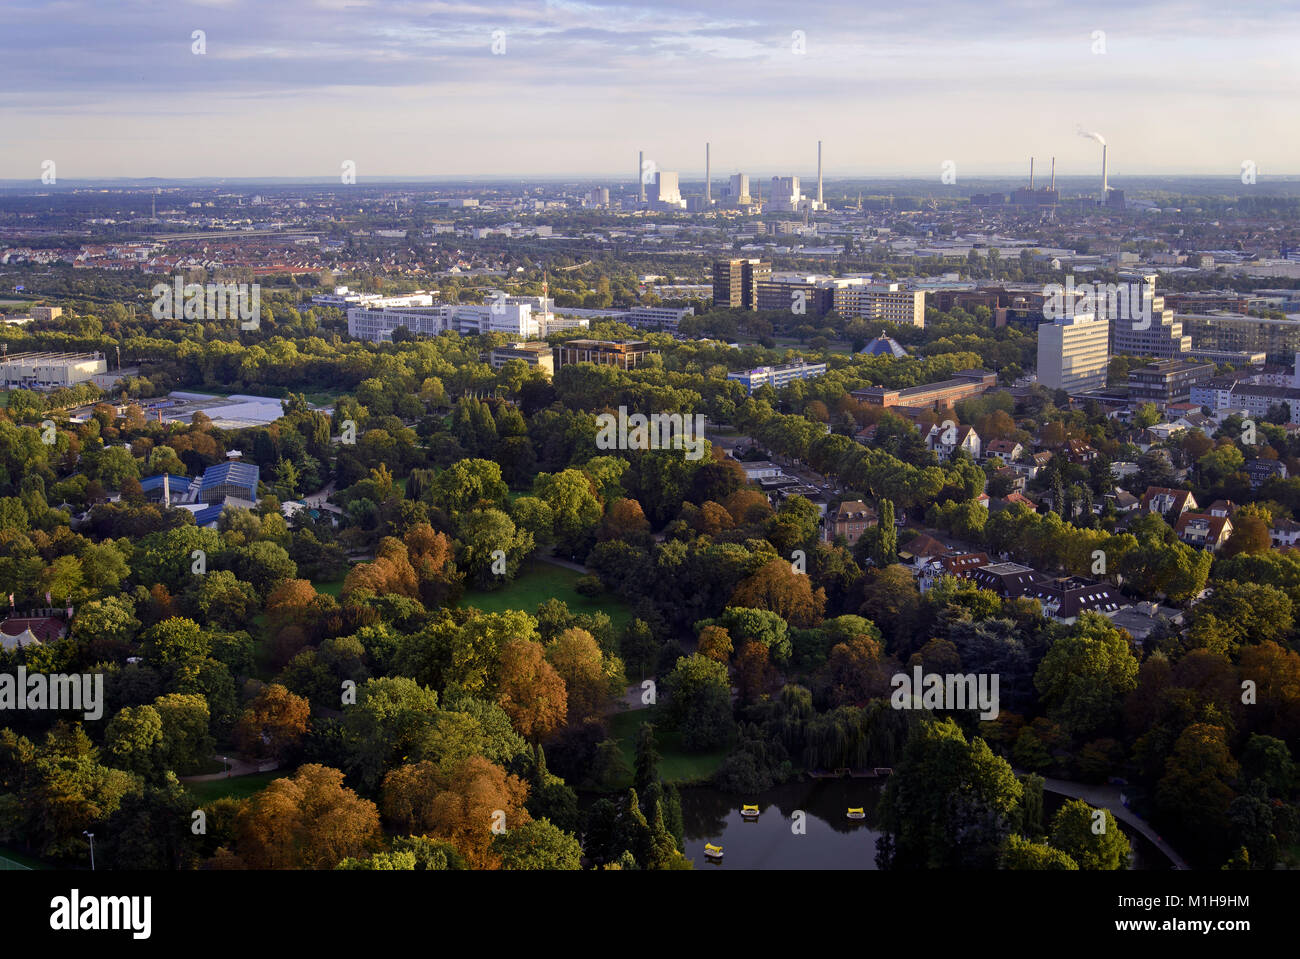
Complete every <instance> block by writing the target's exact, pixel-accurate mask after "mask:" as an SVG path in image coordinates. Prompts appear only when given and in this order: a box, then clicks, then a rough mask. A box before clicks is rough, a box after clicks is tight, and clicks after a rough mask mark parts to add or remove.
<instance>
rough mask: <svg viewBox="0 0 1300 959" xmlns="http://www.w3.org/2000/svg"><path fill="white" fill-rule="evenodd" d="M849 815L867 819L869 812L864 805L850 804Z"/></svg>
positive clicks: (854, 817) (852, 817)
mask: <svg viewBox="0 0 1300 959" xmlns="http://www.w3.org/2000/svg"><path fill="white" fill-rule="evenodd" d="M848 817H849V818H850V819H866V818H867V813H866V810H865V809H863V807H861V806H850V807H849V812H848Z"/></svg>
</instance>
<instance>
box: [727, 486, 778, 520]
mask: <svg viewBox="0 0 1300 959" xmlns="http://www.w3.org/2000/svg"><path fill="white" fill-rule="evenodd" d="M722 505H723V506H724V507H725V508H726V510H727V513H728V514H729V515H730V516H731V517H732V519H734V520H735V521H736V523H737V525H743V524H747V523H762V522H764V521H766V520H767V518H768V517H769V516H771V515H772V505H771V504H770V503H769V502H768V501H767V497H766V496H764V495H763V494H762V493H761V492H759V491H758V490H756V489H754V488H753V487H750V486H746V487H744V488H742V489H738V490H736V491H735V492H734V493H732V494H731V495H730V496H728V497H727V498H726V500H725V501H724V502H723V504H722Z"/></svg>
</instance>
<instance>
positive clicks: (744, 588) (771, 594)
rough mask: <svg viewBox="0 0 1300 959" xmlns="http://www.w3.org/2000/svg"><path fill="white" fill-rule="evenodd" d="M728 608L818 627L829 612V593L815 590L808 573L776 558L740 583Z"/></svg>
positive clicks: (793, 623) (799, 625)
mask: <svg viewBox="0 0 1300 959" xmlns="http://www.w3.org/2000/svg"><path fill="white" fill-rule="evenodd" d="M727 605H728V606H744V607H746V608H749V609H766V610H770V611H771V612H773V613H776V614H777V615H779V616H780V617H781V618H782V619H784V620H785V621H786V622H788V623H789V624H790V625H791V626H797V627H803V626H815V625H816V624H817V623H818V622H820V621H821V618H822V613H823V612H825V610H826V590H824V589H822V588H820V587H818V588H817V589H816V590H814V589H813V588H812V580H811V579H810V578H809V577H808V576H807V575H806V574H804V573H796V572H795V571H794V569H793V568H792V567H791V565H790V564H789V563H787V562H786V561H785V560H783V559H773V560H771V561H769V562H767V563H765V564H763V566H761V567H759V569H758V570H757V571H756V572H755V573H754V574H753V575H752V576H749V577H747V578H745V579H743V580H741V581H740V583H739V584H738V585H737V586H736V589H735V592H733V593H732V594H731V599H730V601H729V602H728V603H727Z"/></svg>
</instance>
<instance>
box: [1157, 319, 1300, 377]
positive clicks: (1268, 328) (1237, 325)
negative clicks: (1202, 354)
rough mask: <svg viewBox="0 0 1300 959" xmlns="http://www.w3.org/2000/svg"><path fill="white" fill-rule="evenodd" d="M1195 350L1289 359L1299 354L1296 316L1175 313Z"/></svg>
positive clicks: (1299, 327)
mask: <svg viewBox="0 0 1300 959" xmlns="http://www.w3.org/2000/svg"><path fill="white" fill-rule="evenodd" d="M1178 319H1179V320H1180V322H1181V323H1182V324H1183V329H1185V330H1187V332H1188V333H1190V334H1191V338H1192V342H1193V343H1195V344H1196V347H1197V349H1206V350H1233V351H1238V350H1246V351H1248V352H1251V353H1264V354H1265V355H1266V356H1267V357H1268V362H1270V363H1286V364H1290V363H1291V362H1292V357H1294V356H1295V354H1296V353H1300V319H1291V318H1289V317H1288V318H1287V319H1285V320H1266V319H1264V318H1262V317H1258V316H1239V315H1235V314H1226V313H1224V314H1195V315H1187V316H1179V318H1178Z"/></svg>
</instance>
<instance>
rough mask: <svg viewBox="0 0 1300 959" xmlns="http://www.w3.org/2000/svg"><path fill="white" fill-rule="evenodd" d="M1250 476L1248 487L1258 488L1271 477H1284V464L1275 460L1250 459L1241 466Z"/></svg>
mask: <svg viewBox="0 0 1300 959" xmlns="http://www.w3.org/2000/svg"><path fill="white" fill-rule="evenodd" d="M1242 471H1243V472H1244V473H1245V474H1246V475H1247V476H1249V477H1250V488H1251V489H1259V488H1260V487H1261V486H1263V485H1264V484H1265V483H1267V482H1268V481H1269V480H1271V479H1286V466H1284V465H1283V464H1282V463H1280V462H1278V461H1277V460H1265V459H1258V460H1250V461H1249V462H1247V463H1246V465H1245V466H1244V467H1242Z"/></svg>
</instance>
